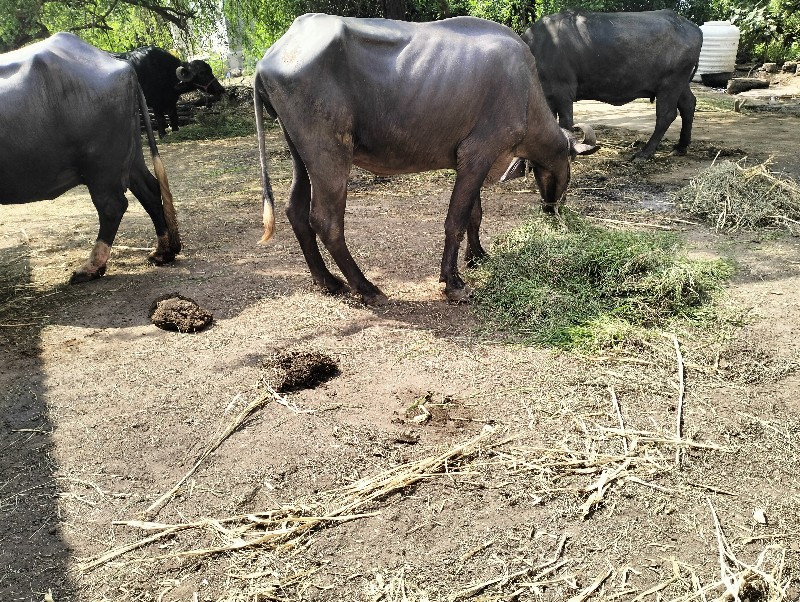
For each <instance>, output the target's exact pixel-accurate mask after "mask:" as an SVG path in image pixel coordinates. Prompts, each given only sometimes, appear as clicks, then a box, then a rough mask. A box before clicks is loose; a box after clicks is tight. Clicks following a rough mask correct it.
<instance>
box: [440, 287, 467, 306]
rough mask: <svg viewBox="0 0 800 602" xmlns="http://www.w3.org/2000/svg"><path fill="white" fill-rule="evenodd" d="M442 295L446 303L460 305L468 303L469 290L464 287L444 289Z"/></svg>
mask: <svg viewBox="0 0 800 602" xmlns="http://www.w3.org/2000/svg"><path fill="white" fill-rule="evenodd" d="M444 295H445V297H447V301H448V303H453V304H456V305H457V304H461V303H465V304H466V303H470V302H471V301H470V290H469V289H468V288H467V287H466V286H465V287H462V288H445V290H444Z"/></svg>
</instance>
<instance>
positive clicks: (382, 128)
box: [254, 14, 596, 304]
mask: <svg viewBox="0 0 800 602" xmlns="http://www.w3.org/2000/svg"><path fill="white" fill-rule="evenodd" d="M254 86H255V111H256V124H257V129H258V140H259V152H260V156H261V170H262V185H263V197H262V202H263V209H264V237H263V239H262V241H266V240H269V238H270V237H271V236H272V232H273V229H274V224H275V217H274V213H273V209H274V198H273V194H272V187H271V185H270V180H269V175H268V173H267V170H266V166H267V161H268V158H267V156H266V152H265V141H264V131H263V113H264V110H265V109H266V111H267V113H269V115H270V116H272V117H273V118H274V117H277V118H278V119H279V120H280V123H281V126H282V127H283V132H284V135H285V137H286V141H287V143H288V146H289V152H290V154H291V157H292V162H293V166H294V176H293V180H292V185H291V190H290V193H289V200H288V203H287V205H286V213H287V215H288V218H289V221H290V222H291V225H292V228H293V229H294V233H295V235H296V236H297V239H298V241H299V242H300V247H301V248H302V250H303V254H304V255H305V258H306V262H307V263H308V267H309V269H310V271H311V275H312V276H313V278H314V281H315V282H316V283H317V284H319V285H320V286H322V287H324V288H326V289H327V290H328V291H329V292H331V293H337V292H340V291H342V290H344V289H345V288H346V287H345V285H344V283H343V282H342V281H341V280H340V279H339V278H337V277H336V276H334V275H333V274H331V272H330V271H329V270H328V268H327V267H326V266H325V263H324V261H323V259H322V256H321V254H320V251H319V247H318V245H317V240H316V239H317V236H319V238H320V239H322V242H323V243H324V245H325V247H327V249H328V251H329V252H330V254H331V255H332V256H333V259H334V260H335V261H336V264H337V265H338V266H339V269H340V270H341V272H342V274H344V276H345V278H346V279H347V282H348V284H349V285H350V287H351V288H352V289H354V290H355V292H357V293H359V294H360V295H361V296H362V298H363V300H364V301H365V302H366V303H370V304H372V303H381V302H383V301H385V299H386V297H385V296H384V295H383V293H381V291H380V290H379V289H378V288H377V287H376V286H375V285H373V284H372V283H371V282H369V281H368V280H367V279H366V278H365V277H364V274H363V273H362V272H361V270H360V269H359V267H358V266H357V265H356V262H355V260H354V259H353V257H352V256H351V255H350V251H349V250H348V248H347V245H346V243H345V237H344V213H345V202H346V197H347V178H348V175H349V173H350V168H351V166H352V165H353V164H355V165H358V166H360V167H363V168H365V169H367V170H369V171H371V172H373V173H375V174H378V175H389V174H401V173H416V172H421V171H428V170H434V169H455V170H456V182H455V186H454V188H453V192H452V196H451V197H450V206H449V208H448V211H447V219H446V221H445V227H444V229H445V241H444V254H443V256H442V266H441V275H440V281H441V282H444V283H445V294H446V295H447V297H448V299H450V300H451V301H458V300H461V299H462V298H463V296H464V282H463V281H462V280H461V278H460V276H459V274H458V270H457V267H456V263H457V255H458V247H459V244H460V242H461V240H462V238H463V236H464V233H465V231H466V233H467V236H468V247H467V258H468V261H470V262H472V261H474V260H476V259H478V258H480V257H481V256H483V255H485V251H484V250H483V248H481V245H480V241H479V238H478V231H479V227H480V221H481V204H480V189H481V185H482V184H483V183H484V180H486V178H487V175H489V174H490V172H492V173H495V170H497V169H498V168H500V169H502V167H504V166H506V165H508V164H509V162H510V160H511V159H513V158H514V157H519V158H522V159H527V160H529V161H530V162H531V164H532V166H533V171H534V174H535V176H536V181H537V183H538V185H539V191H540V193H541V195H542V200H543V205H544V207H545V208H547V209H550V210H551V211H554V210H555V207H556V206H557V204H558V202H559V201H560V200H561V198H562V197H563V196H564V193H565V192H566V189H567V183H568V182H569V177H570V160H571V159H573V158H574V157H575V155H576V154H580V153H588V152H592V151H593V150H595V148H596V147H594V146H591V145H589V144H577V143H576V141H575V138H574V137H573V136H572V135H571V134H569V133H567V132H565V131H563V130H562V129H561V128H559V127H558V124H557V123H556V121H555V119H553V116H552V115H551V114H550V111H549V110H548V108H547V104H546V103H545V100H544V94H543V93H542V89H541V86H540V85H539V80H538V78H537V76H536V67H535V64H534V60H533V56H532V55H531V53H530V51H529V50H528V47H527V46H525V44H524V42H522V40H521V39H520V38H519V37H518V36H517V35H516V34H514V33H513V32H512V31H511V30H510V29H508V28H507V27H505V26H503V25H499V24H497V23H493V22H490V21H484V20H482V19H476V18H472V17H456V18H453V19H445V20H443V21H437V22H432V23H407V22H403V21H392V20H384V19H355V18H344V17H336V16H330V15H323V14H314V15H304V16H301V17H299V18H297V19H296V20H295V22H294V23H293V24H292V26H291V27H290V28H289V30H288V31H287V32H286V34H284V36H283V37H282V38H281V39H280V40H278V41H277V42H276V43H275V44H273V45H272V47H271V48H270V49H269V50H268V51H267V53H266V54H265V55H264V58H262V59H261V60H260V61H259V63H258V65H257V67H256V75H255V82H254ZM409 219H413V216H409Z"/></svg>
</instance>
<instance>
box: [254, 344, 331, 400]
mask: <svg viewBox="0 0 800 602" xmlns="http://www.w3.org/2000/svg"><path fill="white" fill-rule="evenodd" d="M265 368H266V369H267V371H268V372H269V373H270V374H269V375H268V377H267V380H268V381H269V382H270V386H271V387H272V388H273V389H275V391H277V392H278V393H288V392H290V391H298V390H300V389H314V388H316V387H318V386H319V385H321V384H322V383H324V382H325V381H328V380H330V379H331V378H333V377H334V376H337V375H338V374H339V366H338V365H337V364H336V361H335V360H334V359H333V358H331V357H330V356H328V355H326V354H324V353H320V352H319V351H297V350H295V351H284V352H281V353H279V354H278V355H277V356H275V357H274V358H271V359H270V360H268V361H267V362H265Z"/></svg>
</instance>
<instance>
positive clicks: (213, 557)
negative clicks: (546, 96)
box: [0, 103, 800, 602]
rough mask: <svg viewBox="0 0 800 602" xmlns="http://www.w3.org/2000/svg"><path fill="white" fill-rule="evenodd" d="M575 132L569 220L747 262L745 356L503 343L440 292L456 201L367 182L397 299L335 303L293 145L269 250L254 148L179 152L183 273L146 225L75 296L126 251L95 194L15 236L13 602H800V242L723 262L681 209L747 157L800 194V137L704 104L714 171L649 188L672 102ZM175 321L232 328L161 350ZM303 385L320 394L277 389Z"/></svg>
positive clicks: (595, 116)
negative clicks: (666, 237) (299, 195)
mask: <svg viewBox="0 0 800 602" xmlns="http://www.w3.org/2000/svg"><path fill="white" fill-rule="evenodd" d="M577 113H578V114H579V115H581V116H583V117H584V118H585V119H586V120H588V121H590V122H592V123H595V124H597V125H600V126H604V127H600V128H599V131H600V140H601V142H602V143H603V144H604V148H603V150H601V151H600V152H599V153H598V154H596V155H594V156H591V157H587V158H584V159H582V160H581V161H580V162H579V163H577V164H576V165H575V175H574V177H573V182H572V185H571V187H572V190H571V193H570V199H569V204H570V205H571V206H572V207H573V208H574V209H575V210H576V211H578V212H580V213H582V214H583V215H586V216H589V217H590V218H591V219H593V220H594V221H596V222H597V223H599V224H605V225H608V226H609V227H611V226H617V227H619V226H620V225H622V226H625V224H619V223H618V222H633V223H638V224H647V225H649V226H651V227H652V226H653V225H657V226H660V227H661V228H667V229H672V230H677V231H680V232H682V233H683V234H684V235H685V236H686V237H687V239H688V240H689V244H690V247H691V248H692V249H693V250H694V252H696V253H697V254H702V255H706V256H720V257H727V258H730V259H731V260H733V261H735V263H736V265H737V266H738V268H737V272H736V275H735V277H734V279H733V281H732V282H731V283H730V285H729V286H728V287H727V301H726V304H727V305H729V310H730V312H731V314H732V315H734V316H736V318H735V319H734V320H732V321H731V322H730V324H728V325H727V326H724V327H721V328H720V330H719V332H714V333H708V332H699V331H698V332H696V331H694V330H693V329H692V327H689V326H687V327H685V328H683V329H681V330H679V331H676V332H674V333H671V334H672V335H675V338H672V336H670V333H664V334H665V336H654V337H653V338H652V339H649V340H647V341H640V342H638V343H635V344H628V345H623V346H621V347H619V348H615V349H609V350H606V351H603V352H602V353H595V354H588V353H585V354H577V353H569V352H561V351H556V350H552V349H546V348H538V347H534V346H525V345H521V344H516V343H513V342H508V341H506V340H504V338H503V336H502V333H498V332H493V331H491V330H487V329H486V328H482V327H481V325H480V324H479V323H478V322H477V320H476V318H475V317H474V315H473V312H472V309H471V308H470V306H469V305H450V304H448V303H446V302H445V300H444V298H443V296H442V294H441V292H440V290H439V286H438V282H437V280H438V266H439V261H440V254H441V248H442V244H443V222H444V216H445V211H446V206H447V201H448V195H449V191H450V189H451V187H452V184H453V175H452V174H451V173H449V172H436V173H429V174H422V175H416V176H405V177H397V178H391V179H377V178H374V177H373V176H371V175H370V174H367V173H365V172H361V171H358V170H356V171H354V173H353V175H352V181H351V187H350V194H349V202H348V208H347V217H346V227H347V236H348V241H349V243H350V247H351V249H352V251H353V254H354V255H355V256H356V258H357V260H358V262H359V263H360V265H361V266H362V268H363V269H364V270H365V272H366V274H367V275H368V277H369V278H370V279H371V280H372V281H373V282H375V283H376V284H377V285H378V286H380V287H381V288H382V290H383V291H384V292H385V293H386V294H387V295H388V296H389V298H390V302H389V303H388V304H387V305H385V306H382V307H379V308H371V307H365V306H363V305H362V304H361V303H359V301H358V300H357V299H354V298H350V297H331V296H327V295H325V294H322V292H320V291H319V290H318V289H316V288H315V287H314V286H313V285H312V283H311V279H310V276H309V274H308V271H307V268H306V265H305V262H304V260H303V257H302V254H301V253H300V250H299V247H298V245H297V242H296V240H295V238H294V236H293V234H292V231H291V228H290V227H289V224H288V223H287V221H286V218H285V217H284V215H283V213H282V209H283V203H284V199H285V195H286V192H287V186H288V183H289V181H290V177H291V174H290V169H291V166H290V162H289V157H288V152H287V150H286V147H285V144H284V143H283V140H282V139H281V137H280V134H279V130H278V129H277V128H272V129H270V130H269V148H270V152H271V159H270V170H271V173H272V174H273V177H274V185H275V189H276V196H277V197H278V199H279V200H278V204H279V211H278V223H277V232H276V235H275V238H274V240H273V241H272V242H270V243H269V244H268V245H266V246H258V245H257V244H256V241H257V240H258V239H259V237H260V234H261V233H260V201H259V198H260V182H259V174H258V168H257V165H258V156H257V145H256V141H255V139H254V137H243V138H233V139H226V140H218V141H205V142H185V143H175V144H163V145H162V146H161V151H162V156H163V158H164V162H165V165H166V167H167V170H168V173H169V176H170V179H171V185H172V190H173V193H174V196H175V198H176V203H177V207H178V211H179V219H180V226H181V229H182V234H183V241H184V245H185V248H184V252H183V253H182V254H181V255H180V257H179V259H178V260H177V261H176V262H175V263H174V264H173V265H169V266H165V267H153V266H150V265H148V264H147V262H146V259H145V257H146V254H147V250H148V248H149V247H150V246H151V245H153V244H154V234H153V231H152V225H151V224H150V222H149V220H148V218H147V216H146V215H145V213H144V211H143V210H142V208H141V207H140V206H139V205H138V204H137V203H136V201H135V200H134V199H132V198H131V205H130V209H129V211H128V213H127V214H126V216H125V219H124V220H123V223H122V227H121V229H120V234H119V237H118V240H117V242H116V245H115V247H114V250H113V253H112V258H111V261H110V263H109V269H108V274H107V275H106V276H105V277H103V278H101V279H99V280H96V281H93V282H90V283H87V284H83V285H77V286H69V285H67V284H66V282H67V280H68V278H69V275H70V273H71V270H72V269H73V268H75V267H76V266H78V265H79V264H80V263H82V262H83V261H84V260H85V258H86V256H87V255H88V253H89V252H90V250H91V247H92V244H93V242H94V239H95V236H96V232H97V216H96V214H95V211H94V209H93V207H92V204H91V202H90V201H89V198H88V196H87V195H86V191H85V189H76V190H74V191H72V192H71V193H69V194H67V195H64V196H63V197H61V198H59V199H57V200H54V201H47V202H41V203H35V204H29V205H24V206H5V207H2V208H0V600H2V601H3V602H10V601H13V600H43V599H45V597H46V596H48V592H51V594H49V596H50V597H48V598H47V599H52V600H55V601H56V602H63V601H70V600H72V601H94V600H142V601H151V600H152V601H164V602H166V601H173V600H181V601H191V600H200V601H205V600H213V601H216V600H343V601H360V600H372V601H379V600H410V601H422V600H430V601H439V600H442V601H444V600H483V601H487V600H509V601H510V600H520V601H523V600H543V601H563V600H568V599H570V600H574V601H578V600H628V601H632V600H637V601H638V600H647V601H651V600H687V601H688V600H706V599H707V600H713V599H716V598H717V597H719V596H722V595H723V594H724V588H722V587H720V582H721V579H722V575H725V577H726V578H728V577H730V579H737V578H741V579H744V580H745V581H746V582H747V583H750V584H751V586H750V587H748V586H745V585H743V583H744V582H741V583H739V586H741V587H739V588H738V591H741V592H744V594H743V596H744V597H743V599H748V600H752V601H754V600H768V599H769V600H781V599H784V600H797V599H798V596H800V581H799V580H800V467H799V466H798V464H800V387H799V385H800V374H798V372H797V367H798V361H800V355H799V353H800V336H799V335H800V287H799V286H798V284H800V249H799V248H798V247H799V245H798V238H795V237H792V236H791V235H789V234H786V233H782V232H779V231H774V230H765V231H763V232H755V233H745V234H737V235H728V234H717V233H715V232H714V230H713V229H712V228H710V227H708V226H706V225H702V224H700V223H698V222H697V220H695V219H694V218H692V216H689V215H686V214H684V213H681V212H680V211H679V210H678V209H677V208H676V207H675V206H674V205H672V204H671V202H670V198H671V197H670V194H671V192H672V191H674V190H675V189H676V188H677V187H679V186H681V185H683V184H685V183H686V181H687V180H688V179H689V178H691V177H692V176H693V175H694V174H696V173H697V172H698V171H699V170H701V169H702V168H704V167H706V166H707V165H709V164H710V162H711V161H712V160H713V159H714V157H715V156H716V155H717V154H718V153H719V152H720V151H722V152H721V155H723V156H726V155H729V156H733V157H740V156H743V155H748V156H749V157H751V158H753V159H754V160H764V159H766V158H767V157H769V156H771V155H773V156H774V158H775V159H774V160H775V163H774V166H776V167H777V168H780V169H784V170H786V171H787V172H788V173H789V174H791V175H792V176H793V177H795V178H800V154H798V145H797V130H798V127H797V126H798V124H800V120H799V119H798V118H797V117H793V116H789V115H783V114H770V113H764V112H759V113H751V114H750V113H735V112H733V111H725V110H719V109H715V108H714V107H713V105H711V104H704V105H702V110H701V111H699V112H698V114H697V116H696V121H695V129H694V134H695V136H694V137H695V142H694V144H693V145H692V147H691V148H690V152H689V154H688V156H686V157H682V158H676V157H670V156H668V154H669V148H670V146H671V145H670V144H669V143H664V144H663V145H662V147H661V149H660V150H659V152H658V154H657V155H656V157H655V159H654V160H653V161H651V162H649V163H648V164H646V165H633V164H631V163H629V162H628V161H627V160H626V157H627V156H629V155H630V154H631V153H632V152H633V150H634V149H635V148H634V147H635V146H636V145H637V144H639V145H640V144H642V143H643V142H644V141H645V140H646V138H647V136H648V135H649V131H650V129H651V128H652V124H653V121H654V109H653V107H652V106H651V105H649V104H647V103H633V104H631V105H628V106H627V107H621V108H614V107H610V106H606V105H599V104H594V103H586V104H583V103H582V104H581V105H579V106H578V107H577ZM668 137H669V138H670V139H671V140H672V141H673V142H674V141H675V140H676V139H677V133H676V130H675V128H673V130H671V131H670V133H669V134H668ZM483 198H484V203H483V205H484V208H485V217H484V222H483V223H484V226H483V233H482V236H483V238H484V241H485V243H489V242H490V241H491V240H492V239H493V238H494V237H496V236H497V235H498V234H500V233H502V232H505V231H508V230H510V229H512V228H514V227H515V226H516V225H518V224H521V223H522V222H523V221H524V220H525V218H526V216H527V215H529V212H531V211H538V200H537V199H538V196H537V194H536V193H535V192H531V191H530V189H529V184H526V183H525V182H523V181H521V180H516V181H513V182H509V183H506V184H503V185H498V186H496V187H491V188H487V189H485V191H484V194H483ZM627 227H633V226H631V225H630V224H627ZM487 246H488V244H487ZM173 292H175V293H179V294H181V295H183V296H186V297H189V298H191V299H193V300H195V301H196V302H197V303H199V304H200V305H201V306H203V307H205V308H207V309H208V310H210V311H211V312H213V314H214V320H215V321H214V323H213V325H212V326H211V327H209V328H207V329H206V330H203V331H201V332H196V333H180V332H170V331H165V330H161V329H159V328H156V327H155V326H153V325H152V324H151V323H150V321H149V318H148V315H149V309H150V305H151V303H152V302H153V300H154V299H156V298H157V297H160V296H162V295H164V294H168V293H173ZM676 340H677V341H678V350H679V352H680V355H679V354H678V353H676V347H675V341H676ZM287 358H288V359H287ZM679 358H680V360H681V362H682V363H683V366H684V370H683V375H684V379H683V381H682V382H681V379H680V378H679V374H680V372H679V369H678V360H679ZM295 360H296V361H297V362H299V367H298V366H293V365H292V362H293V361H295ZM317 360H318V361H317ZM320 365H322V369H319V370H318V368H319V366H320ZM295 368H296V370H295V373H294V375H293V376H292V378H295V377H297V374H298V373H300V375H301V376H302V373H303V371H304V370H306V371H308V372H309V373H313V374H312V375H313V376H314V378H311V379H310V380H309V382H308V383H307V384H308V385H309V386H310V387H311V388H308V387H306V388H303V383H302V382H300V381H302V378H301V379H300V381H297V382H295V380H296V379H295V380H293V381H292V382H293V383H294V384H295V385H297V386H292V387H286V389H287V391H288V392H286V393H279V392H277V391H276V389H279V388H280V385H281V384H285V381H286V378H288V377H287V376H286V374H287V373H288V372H291V370H292V369H295ZM281 370H283V372H281ZM287 371H288V372H287ZM681 385H682V386H683V387H684V393H683V395H681V394H680V389H681ZM679 399H681V400H682V403H681V404H679V403H678V402H679ZM615 400H616V403H615ZM679 407H680V416H681V419H682V430H681V439H680V441H678V440H676V422H677V420H678V416H679ZM164 494H167V495H166V496H164ZM747 566H749V567H751V569H747V568H746V567H747ZM737 587H738V586H737ZM781 588H782V593H781ZM765 591H768V592H770V593H769V595H770V596H771V597H768V595H767V594H765V593H764V592H765Z"/></svg>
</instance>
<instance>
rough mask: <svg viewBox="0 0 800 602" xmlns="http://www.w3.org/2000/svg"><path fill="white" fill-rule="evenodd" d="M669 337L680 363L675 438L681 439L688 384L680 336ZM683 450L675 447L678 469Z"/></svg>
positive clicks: (678, 368)
mask: <svg viewBox="0 0 800 602" xmlns="http://www.w3.org/2000/svg"><path fill="white" fill-rule="evenodd" d="M669 337H670V339H672V345H673V347H674V348H675V358H676V361H677V364H678V367H677V371H678V409H677V412H676V417H675V438H676V439H678V440H679V441H680V440H681V438H682V431H683V398H684V395H685V393H686V384H685V382H684V377H683V374H684V367H683V355H682V354H681V344H680V342H679V341H678V337H676V336H675V335H674V334H670V335H669ZM682 451H683V450H682V449H681V448H680V447H677V448H676V449H675V466H677V467H678V469H680V467H681V457H682Z"/></svg>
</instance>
